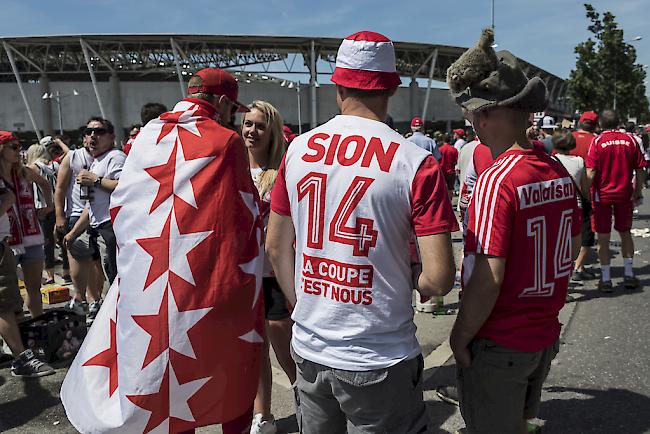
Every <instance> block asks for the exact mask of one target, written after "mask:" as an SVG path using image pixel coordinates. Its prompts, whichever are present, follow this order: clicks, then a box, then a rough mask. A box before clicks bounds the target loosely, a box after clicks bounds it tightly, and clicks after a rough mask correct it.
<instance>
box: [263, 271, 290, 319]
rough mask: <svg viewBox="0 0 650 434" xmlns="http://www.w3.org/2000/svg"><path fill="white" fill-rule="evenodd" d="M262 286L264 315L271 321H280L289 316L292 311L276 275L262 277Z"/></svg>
mask: <svg viewBox="0 0 650 434" xmlns="http://www.w3.org/2000/svg"><path fill="white" fill-rule="evenodd" d="M262 288H263V289H264V316H265V317H266V319H268V320H271V321H278V320H282V319H286V318H289V317H290V316H291V312H289V308H288V307H287V299H286V298H285V296H284V294H283V293H282V290H281V289H280V285H279V284H278V280H277V279H276V278H275V277H265V278H263V279H262Z"/></svg>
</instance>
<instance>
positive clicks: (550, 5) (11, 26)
mask: <svg viewBox="0 0 650 434" xmlns="http://www.w3.org/2000/svg"><path fill="white" fill-rule="evenodd" d="M649 3H650V0H593V1H592V4H593V6H594V7H595V8H596V9H597V10H598V11H601V12H602V11H605V10H609V11H611V12H613V13H614V15H615V16H616V18H617V21H618V23H619V26H620V27H622V28H623V29H624V31H625V38H626V40H631V39H633V38H634V37H636V36H642V37H643V39H642V40H640V41H638V42H633V44H634V46H635V47H636V48H637V54H638V63H641V64H650V26H648V16H649V15H648V6H649ZM494 4H495V34H496V42H497V43H498V44H499V48H498V49H507V50H510V51H512V52H513V53H514V54H515V55H516V56H518V57H520V58H522V59H525V60H527V61H528V62H530V63H532V64H534V65H537V66H539V67H541V68H543V69H546V70H547V71H549V72H551V73H554V74H556V75H558V76H560V77H562V78H568V76H569V72H570V71H571V69H572V68H573V66H574V64H575V54H574V51H573V50H574V47H575V45H576V44H578V43H579V42H581V41H584V40H585V39H586V38H587V37H588V36H589V32H588V31H587V24H588V22H587V18H586V16H585V10H584V6H583V1H576V0H537V1H531V0H494ZM491 5H492V1H491V0H451V1H447V0H445V1H442V0H429V1H424V0H410V1H405V2H397V1H394V0H393V1H370V0H356V1H349V0H346V1H340V0H329V1H321V0H313V1H310V2H307V1H298V0H265V1H253V0H238V1H227V0H190V1H178V0H130V1H123V0H83V1H82V0H57V1H49V0H39V1H35V0H2V6H3V8H2V15H3V25H2V28H1V30H0V34H1V35H2V36H34V35H68V34H75V35H76V34H93V33H104V34H105V33H129V34H132V33H183V34H218V35H229V34H232V35H285V36H328V37H341V38H343V37H345V36H347V35H349V34H351V33H354V32H356V31H359V30H373V31H377V32H380V33H383V34H385V35H387V36H389V37H390V38H391V39H393V40H396V41H408V42H423V43H434V44H446V45H455V46H462V47H469V46H471V45H473V44H474V42H475V41H476V39H477V38H478V36H479V34H480V31H481V28H482V27H486V26H489V25H490V20H491Z"/></svg>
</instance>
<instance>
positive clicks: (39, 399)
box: [0, 359, 72, 432]
mask: <svg viewBox="0 0 650 434" xmlns="http://www.w3.org/2000/svg"><path fill="white" fill-rule="evenodd" d="M71 363H72V359H70V360H64V361H60V362H56V363H52V364H51V365H52V367H53V368H55V369H56V370H57V371H59V370H67V369H68V368H69V367H70V364H71ZM10 366H11V363H4V364H2V365H0V369H1V368H9V367H10ZM49 381H51V377H41V378H17V377H12V376H11V373H10V371H9V369H6V370H4V372H3V373H2V374H0V390H2V388H5V387H10V388H11V389H10V390H12V391H14V393H13V396H14V397H16V398H14V399H12V400H5V401H0V432H4V431H7V430H10V429H12V428H17V427H20V426H23V425H26V424H29V423H30V422H32V421H34V420H35V419H37V418H38V417H39V416H40V415H41V414H42V413H43V412H44V411H45V410H48V409H50V408H52V407H56V406H58V405H61V400H60V399H59V397H58V395H57V394H54V395H53V394H52V392H51V390H49V389H48V386H47V385H46V384H43V383H45V382H49ZM50 389H51V387H50ZM57 390H58V389H57ZM5 396H6V394H5Z"/></svg>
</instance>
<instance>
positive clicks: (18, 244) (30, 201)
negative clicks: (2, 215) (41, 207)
mask: <svg viewBox="0 0 650 434" xmlns="http://www.w3.org/2000/svg"><path fill="white" fill-rule="evenodd" d="M11 177H12V182H13V186H11V187H10V188H11V189H12V190H13V193H14V195H16V203H15V204H14V206H12V207H11V208H9V210H8V211H7V215H8V217H9V224H10V225H11V237H9V239H8V240H7V241H8V243H9V245H10V246H11V248H12V249H14V251H18V253H22V251H23V250H24V246H34V245H38V244H43V234H42V233H41V227H40V225H39V223H38V214H37V213H36V207H35V206H34V194H33V190H32V186H31V184H30V183H29V182H27V180H26V179H24V178H23V177H21V176H18V172H17V171H16V170H15V169H14V170H12V172H11Z"/></svg>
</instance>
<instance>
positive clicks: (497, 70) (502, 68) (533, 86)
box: [447, 29, 548, 112]
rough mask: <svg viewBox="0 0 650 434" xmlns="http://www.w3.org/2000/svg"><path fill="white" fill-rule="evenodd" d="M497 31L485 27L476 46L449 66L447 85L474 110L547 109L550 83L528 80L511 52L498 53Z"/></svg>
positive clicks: (536, 79)
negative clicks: (508, 108)
mask: <svg viewBox="0 0 650 434" xmlns="http://www.w3.org/2000/svg"><path fill="white" fill-rule="evenodd" d="M492 44H494V31H493V30H492V29H485V30H483V33H482V34H481V37H480V39H479V40H478V42H477V43H476V46H474V47H472V48H470V49H469V50H467V51H465V52H464V53H463V54H462V55H461V56H460V57H459V58H458V60H456V61H455V62H454V63H453V64H452V65H451V66H450V67H449V69H447V84H448V85H449V90H450V91H451V95H452V96H453V97H454V99H455V100H456V103H457V104H459V105H460V106H461V107H463V108H464V109H466V110H467V111H470V112H475V111H480V110H485V109H488V108H490V107H516V108H520V109H522V110H526V111H528V112H538V111H542V110H544V109H545V108H546V104H547V99H548V98H547V94H546V85H545V84H544V81H542V79H541V78H539V77H533V78H532V79H531V80H528V78H527V77H526V74H524V72H523V71H522V70H521V68H519V66H518V65H517V58H516V57H515V56H513V55H512V53H510V52H509V51H499V52H498V53H495V51H494V49H493V48H492Z"/></svg>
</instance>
